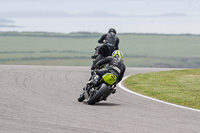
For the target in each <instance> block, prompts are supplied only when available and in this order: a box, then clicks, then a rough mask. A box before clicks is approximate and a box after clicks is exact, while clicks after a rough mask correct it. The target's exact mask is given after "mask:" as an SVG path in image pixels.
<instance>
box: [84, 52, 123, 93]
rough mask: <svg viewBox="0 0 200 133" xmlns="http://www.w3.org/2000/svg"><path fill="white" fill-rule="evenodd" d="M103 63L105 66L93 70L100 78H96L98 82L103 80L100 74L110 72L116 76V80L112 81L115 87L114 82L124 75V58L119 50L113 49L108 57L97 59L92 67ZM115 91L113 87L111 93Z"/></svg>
mask: <svg viewBox="0 0 200 133" xmlns="http://www.w3.org/2000/svg"><path fill="white" fill-rule="evenodd" d="M103 64H107V65H106V67H105V68H103V69H99V70H95V72H96V74H97V75H98V76H99V77H100V79H99V80H98V83H100V82H103V78H102V76H103V75H104V74H106V73H112V74H114V75H115V76H116V77H117V81H116V82H115V83H114V87H116V84H117V83H119V82H120V81H121V80H122V78H123V76H124V72H125V70H126V66H125V65H124V60H123V53H122V52H121V51H119V50H115V51H114V52H113V53H112V56H108V57H106V58H104V59H102V60H100V61H98V62H97V63H96V64H95V65H94V68H96V67H99V66H101V65H103ZM94 68H93V69H94ZM88 84H95V83H93V82H88ZM96 84H97V83H96ZM115 91H116V89H114V90H113V92H112V93H115Z"/></svg>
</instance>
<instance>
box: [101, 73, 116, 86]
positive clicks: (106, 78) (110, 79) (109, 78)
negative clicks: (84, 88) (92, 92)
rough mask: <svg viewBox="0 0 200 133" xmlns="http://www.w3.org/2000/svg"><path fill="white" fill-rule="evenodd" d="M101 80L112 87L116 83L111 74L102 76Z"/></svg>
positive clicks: (114, 77)
mask: <svg viewBox="0 0 200 133" xmlns="http://www.w3.org/2000/svg"><path fill="white" fill-rule="evenodd" d="M103 80H104V81H105V82H106V83H107V84H109V85H112V84H114V83H115V82H116V80H117V77H116V76H115V75H114V74H112V73H106V74H105V75H104V76H103Z"/></svg>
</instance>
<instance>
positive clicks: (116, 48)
mask: <svg viewBox="0 0 200 133" xmlns="http://www.w3.org/2000/svg"><path fill="white" fill-rule="evenodd" d="M108 34H109V33H107V34H104V35H102V36H101V38H100V39H99V40H98V43H114V44H113V45H114V47H115V49H114V50H118V49H119V38H118V37H117V36H115V42H109V41H106V40H107V38H108Z"/></svg>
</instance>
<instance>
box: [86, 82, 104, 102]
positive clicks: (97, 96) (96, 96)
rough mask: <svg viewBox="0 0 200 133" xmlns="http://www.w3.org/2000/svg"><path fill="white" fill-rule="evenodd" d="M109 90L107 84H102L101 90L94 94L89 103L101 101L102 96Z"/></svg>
mask: <svg viewBox="0 0 200 133" xmlns="http://www.w3.org/2000/svg"><path fill="white" fill-rule="evenodd" d="M106 91H107V86H106V84H102V86H101V88H100V89H99V91H98V92H97V93H96V94H94V96H92V97H91V98H90V99H89V100H88V101H87V103H88V104H89V105H94V104H95V103H96V102H99V101H100V98H101V97H102V96H103V94H105V93H106Z"/></svg>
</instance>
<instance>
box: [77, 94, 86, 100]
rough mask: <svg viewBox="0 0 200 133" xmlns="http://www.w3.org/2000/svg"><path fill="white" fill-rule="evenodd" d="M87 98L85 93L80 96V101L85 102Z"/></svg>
mask: <svg viewBox="0 0 200 133" xmlns="http://www.w3.org/2000/svg"><path fill="white" fill-rule="evenodd" d="M84 100H85V96H84V94H81V95H80V97H79V98H78V101H79V102H83V101H84Z"/></svg>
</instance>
